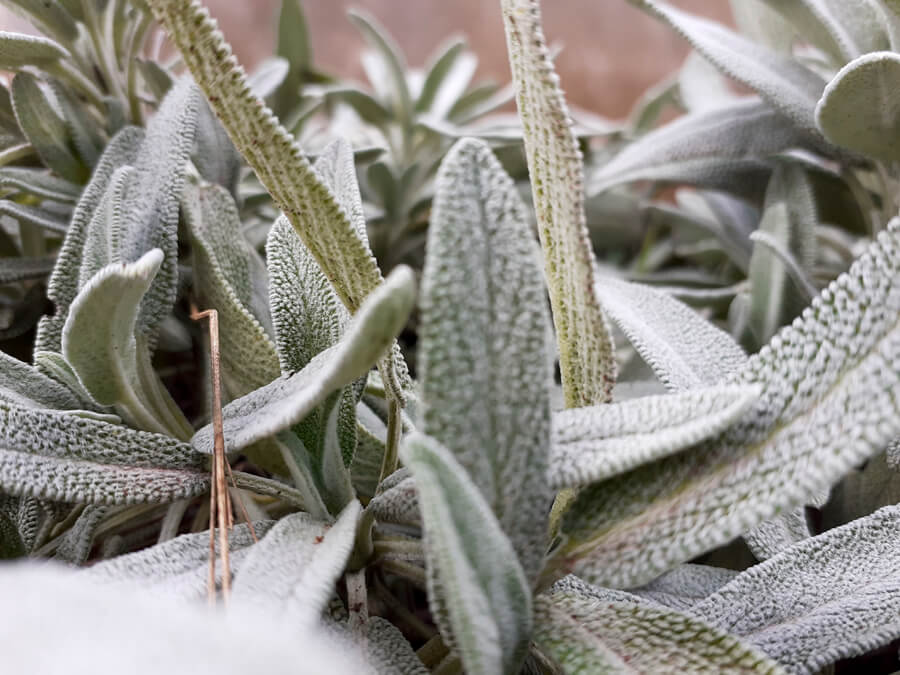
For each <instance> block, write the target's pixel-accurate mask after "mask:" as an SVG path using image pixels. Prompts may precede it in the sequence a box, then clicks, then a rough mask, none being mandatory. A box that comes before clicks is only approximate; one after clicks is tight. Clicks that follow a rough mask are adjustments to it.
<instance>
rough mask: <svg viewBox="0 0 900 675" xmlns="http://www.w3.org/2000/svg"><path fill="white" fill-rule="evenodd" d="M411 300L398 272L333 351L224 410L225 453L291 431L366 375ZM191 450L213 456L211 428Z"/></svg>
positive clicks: (406, 278)
mask: <svg viewBox="0 0 900 675" xmlns="http://www.w3.org/2000/svg"><path fill="white" fill-rule="evenodd" d="M414 301H415V281H414V277H413V274H412V271H411V270H410V269H409V268H407V267H403V266H400V267H397V268H395V269H394V271H393V272H392V273H391V275H390V276H389V277H388V279H387V280H386V281H385V283H384V284H382V285H381V286H379V287H378V288H377V289H376V290H375V292H374V293H372V295H371V296H370V297H369V298H367V299H366V302H365V303H363V306H362V307H361V308H360V310H359V312H357V314H356V316H354V317H353V320H352V321H351V322H350V325H349V326H348V327H347V331H346V333H345V334H344V337H343V338H342V339H341V340H340V342H338V343H337V344H336V345H335V346H333V347H331V348H329V349H327V350H325V351H324V352H322V353H320V354H319V355H318V356H316V357H315V358H314V359H313V360H312V361H310V362H309V364H308V365H307V366H306V367H305V368H304V369H303V370H301V371H299V372H298V373H295V374H294V375H291V376H282V377H280V378H278V379H276V380H275V381H273V382H271V383H269V384H267V385H266V386H264V387H261V388H260V389H257V390H256V391H254V392H252V393H250V394H247V395H246V396H243V397H241V398H239V399H237V400H235V401H232V402H231V403H229V404H228V405H226V406H225V407H224V408H223V409H222V414H223V422H224V427H225V447H226V450H227V451H228V452H234V451H237V450H240V449H242V448H244V447H246V446H248V445H249V444H251V443H253V442H255V441H258V440H261V439H263V438H267V437H269V436H273V435H275V434H277V433H278V432H279V431H283V430H285V429H288V428H290V427H291V426H293V425H294V424H296V423H297V422H299V421H300V420H302V419H303V418H304V417H306V415H308V414H309V413H310V412H311V411H312V410H314V409H315V408H316V407H317V406H318V405H319V404H320V403H322V402H323V401H324V400H325V399H326V398H327V397H328V396H329V395H330V394H331V393H333V392H334V391H336V390H338V389H340V388H342V387H345V386H347V385H348V384H350V383H351V382H353V381H354V380H356V379H358V378H360V377H362V376H363V375H365V374H366V373H367V372H368V370H369V369H370V368H371V367H372V365H373V364H374V363H375V362H376V361H377V360H378V359H379V358H380V357H381V355H382V354H384V353H385V352H386V351H387V350H388V348H389V347H390V345H391V344H392V343H393V339H394V337H395V336H396V335H397V334H398V333H399V332H400V330H401V329H402V328H403V326H404V325H405V324H406V320H407V318H408V316H409V313H410V311H411V310H412V306H413V303H414ZM192 444H193V446H194V448H195V449H196V450H197V451H199V452H203V453H207V454H210V453H212V447H213V434H212V427H211V426H206V427H204V428H203V429H200V431H198V432H197V434H196V435H195V436H194V439H193V441H192Z"/></svg>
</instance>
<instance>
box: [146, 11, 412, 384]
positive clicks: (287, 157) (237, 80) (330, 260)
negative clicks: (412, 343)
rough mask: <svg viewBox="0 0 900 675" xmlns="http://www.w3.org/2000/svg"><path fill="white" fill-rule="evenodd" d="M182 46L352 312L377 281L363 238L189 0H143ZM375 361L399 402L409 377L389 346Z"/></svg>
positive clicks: (227, 122)
mask: <svg viewBox="0 0 900 675" xmlns="http://www.w3.org/2000/svg"><path fill="white" fill-rule="evenodd" d="M147 4H148V5H150V7H151V9H152V10H153V12H154V15H155V16H156V18H157V19H158V20H159V21H160V23H161V24H162V25H163V26H165V28H166V30H167V31H168V32H169V34H170V36H171V37H172V39H173V41H174V42H175V43H176V44H177V45H178V47H179V48H180V49H181V53H182V56H183V57H184V60H185V63H186V64H187V66H188V68H189V69H190V71H191V73H192V74H193V76H194V79H195V80H196V81H197V83H198V84H199V85H200V87H201V88H202V89H203V90H204V92H205V93H206V95H207V98H208V100H209V102H210V105H211V106H212V108H213V110H215V111H216V114H217V115H218V116H219V119H220V120H221V122H222V124H223V126H224V127H225V130H226V131H227V132H228V135H229V136H230V137H231V140H232V141H233V142H234V144H235V146H236V147H237V149H238V150H239V151H240V152H241V154H242V155H243V156H244V158H245V159H246V160H247V162H248V164H250V166H251V167H252V168H253V170H254V171H255V173H256V175H257V177H258V178H259V180H260V182H261V183H262V184H263V185H264V186H265V187H266V189H267V190H268V191H269V193H270V194H271V195H272V199H273V200H274V202H275V204H276V205H277V206H278V207H279V208H280V209H281V210H282V211H283V212H284V214H285V215H286V216H287V218H288V220H290V221H291V224H292V225H293V226H294V228H295V229H296V230H297V232H298V234H299V235H300V238H301V239H302V240H303V243H304V244H306V246H307V248H309V250H310V251H311V252H312V254H313V256H315V258H316V260H317V261H318V262H319V265H320V266H321V267H322V271H323V272H324V273H325V276H327V277H328V279H329V281H331V283H332V284H334V287H335V290H336V291H337V294H338V296H339V297H340V298H341V300H342V302H343V303H344V305H346V307H347V308H348V309H349V310H350V311H351V312H356V311H357V310H358V309H359V307H360V305H361V304H362V302H363V300H364V299H365V297H366V296H367V295H368V294H369V293H371V292H372V291H373V290H374V289H375V288H376V287H377V286H378V285H379V284H381V282H382V276H381V272H380V270H379V269H378V264H377V263H376V261H375V258H374V257H373V255H372V252H371V250H370V248H369V245H368V242H367V241H366V240H365V239H363V238H362V237H360V234H359V232H358V230H357V229H356V228H355V227H354V226H353V224H352V223H351V221H350V219H349V216H348V214H347V213H346V210H345V208H344V207H342V206H341V204H340V203H339V202H338V200H337V199H336V198H335V196H334V194H332V192H331V191H330V190H329V189H328V186H327V185H325V183H324V182H323V180H322V179H321V178H320V177H319V176H318V175H317V174H316V172H315V171H313V169H312V167H311V166H310V164H309V162H308V161H307V160H306V158H305V157H304V156H303V153H302V152H301V150H300V148H299V147H298V146H297V145H296V143H295V142H294V140H293V138H292V137H291V136H290V135H289V134H288V133H287V132H286V131H285V130H284V128H283V127H282V126H281V125H280V124H279V123H278V120H277V119H275V117H273V116H272V114H271V111H270V110H269V109H268V108H266V107H265V105H264V104H263V103H262V102H261V101H260V100H259V99H257V98H256V97H254V96H253V94H252V93H251V92H250V89H249V87H248V85H247V80H246V77H245V75H244V73H243V70H242V69H241V68H240V66H239V65H238V63H237V60H236V59H235V58H234V57H233V56H232V55H231V49H230V47H228V45H227V44H226V43H225V40H224V39H223V37H222V34H221V33H220V32H219V31H218V30H217V28H216V25H215V22H214V21H213V20H212V19H210V17H209V13H208V12H207V11H206V9H204V8H203V7H202V6H201V5H200V4H199V3H198V2H196V0H174V1H173V0H148V2H147ZM391 354H392V356H391V357H390V358H389V359H388V360H386V361H385V362H383V363H382V364H380V365H379V369H380V370H381V372H382V375H383V376H384V377H385V380H386V381H387V383H388V385H389V387H390V388H391V391H392V394H393V395H394V397H395V398H396V399H397V400H398V401H404V400H405V397H404V394H403V388H404V386H406V384H407V382H406V380H407V378H408V375H407V374H406V368H405V363H402V362H400V361H398V359H397V355H396V354H397V353H396V351H394V352H391Z"/></svg>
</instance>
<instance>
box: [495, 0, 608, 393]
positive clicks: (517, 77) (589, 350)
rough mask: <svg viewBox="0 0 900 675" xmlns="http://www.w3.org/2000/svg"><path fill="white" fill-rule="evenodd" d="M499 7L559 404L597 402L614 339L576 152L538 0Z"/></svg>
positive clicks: (511, 0) (507, 1) (509, 0)
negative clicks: (601, 296) (554, 349)
mask: <svg viewBox="0 0 900 675" xmlns="http://www.w3.org/2000/svg"><path fill="white" fill-rule="evenodd" d="M501 6H502V8H503V21H504V26H505V28H506V41H507V47H508V50H509V59H510V65H511V68H512V74H513V82H514V84H515V87H516V97H517V102H518V108H519V117H520V118H521V120H522V127H523V130H524V140H525V151H526V154H527V156H528V169H529V173H530V176H531V187H532V192H533V194H534V203H535V210H536V212H537V220H538V233H539V235H540V239H541V246H542V247H543V249H544V265H545V274H546V276H547V283H548V286H549V288H550V302H551V306H552V309H553V323H554V325H555V327H556V334H557V342H558V344H559V362H560V369H561V371H562V381H563V389H564V390H565V396H566V404H567V406H568V407H577V406H583V405H593V404H598V403H605V402H607V401H609V400H610V398H611V396H612V387H613V384H614V380H615V375H616V373H615V360H614V354H613V350H614V345H613V343H612V338H611V337H610V334H609V330H608V327H607V324H606V319H605V317H604V316H603V313H602V311H601V309H600V305H599V304H598V303H597V298H596V297H595V296H594V270H593V266H592V264H593V263H592V260H593V252H592V250H591V244H590V239H589V238H588V232H587V225H586V218H585V211H584V169H583V166H582V157H581V152H580V150H579V149H578V142H577V140H576V138H575V136H574V134H573V133H572V129H571V126H572V121H571V118H570V116H569V110H568V107H567V106H566V101H565V98H564V96H563V93H562V91H561V90H560V88H559V78H558V77H557V75H556V73H555V72H554V70H553V62H552V61H551V59H550V52H549V50H548V49H547V44H546V41H545V39H544V34H543V30H542V28H541V18H540V5H539V3H538V0H502V2H501Z"/></svg>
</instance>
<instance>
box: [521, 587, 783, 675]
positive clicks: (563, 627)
mask: <svg viewBox="0 0 900 675" xmlns="http://www.w3.org/2000/svg"><path fill="white" fill-rule="evenodd" d="M534 639H535V642H536V643H537V645H538V646H539V647H540V648H541V650H542V651H543V653H544V654H546V655H547V656H549V657H550V658H551V659H552V660H553V661H555V662H556V663H557V665H558V666H559V667H560V669H561V671H562V672H563V673H567V674H568V673H572V674H573V675H574V674H575V673H584V674H593V673H597V674H600V673H626V672H654V671H657V670H659V669H660V668H664V669H665V670H666V671H668V672H673V673H687V672H692V673H702V672H710V673H711V672H716V673H773V674H774V673H783V672H784V671H783V670H782V669H781V668H780V667H779V665H778V664H777V663H776V662H774V661H771V660H769V659H768V658H767V657H766V656H765V655H764V654H763V653H762V652H761V651H759V650H757V649H756V648H755V647H753V646H751V645H750V644H748V643H746V642H743V641H741V640H739V639H738V638H736V637H734V636H733V635H729V634H728V633H727V632H725V631H724V630H722V629H719V628H715V627H713V626H712V625H710V624H709V623H707V622H705V621H703V620H701V619H697V618H694V617H692V616H690V615H688V614H682V613H680V612H677V611H675V610H672V609H666V608H663V607H660V606H657V605H655V604H652V603H647V604H641V603H636V602H633V601H622V600H605V601H604V600H600V599H598V598H596V597H592V596H591V595H589V594H582V593H578V592H576V591H575V589H574V588H572V589H564V590H558V591H556V592H553V591H551V592H549V593H546V594H543V595H540V596H538V597H537V598H536V599H535V638H534Z"/></svg>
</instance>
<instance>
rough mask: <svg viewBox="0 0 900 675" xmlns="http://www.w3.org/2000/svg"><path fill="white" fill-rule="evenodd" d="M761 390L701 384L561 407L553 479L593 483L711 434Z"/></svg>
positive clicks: (568, 484)
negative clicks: (670, 391)
mask: <svg viewBox="0 0 900 675" xmlns="http://www.w3.org/2000/svg"><path fill="white" fill-rule="evenodd" d="M759 393H760V392H759V388H758V387H754V386H742V387H741V386H713V387H701V388H697V389H691V390H688V391H685V392H681V393H677V394H666V395H662V396H643V397H641V398H635V399H631V400H628V401H622V402H620V403H609V404H605V405H600V406H592V407H589V408H574V409H572V410H563V411H561V412H558V413H556V414H555V415H554V416H553V451H552V453H551V455H550V466H549V471H548V476H549V479H550V484H551V485H552V486H553V487H555V488H562V487H578V486H582V485H590V484H591V483H594V482H596V481H599V480H605V479H606V478H610V477H612V476H615V475H618V474H621V473H625V472H626V471H629V470H631V469H634V468H636V467H638V466H642V465H646V464H649V463H650V462H653V461H654V460H656V459H659V458H661V457H666V456H668V455H671V454H674V453H676V452H678V451H679V450H683V449H684V448H687V447H690V446H691V445H695V444H696V443H699V442H700V441H703V440H706V439H708V438H712V437H713V436H716V435H718V434H719V433H721V432H722V431H724V430H725V429H727V428H728V427H729V426H731V425H732V424H733V423H734V422H736V421H737V420H739V419H740V418H741V417H742V416H743V415H744V413H746V412H747V411H748V410H749V409H750V408H751V407H752V406H753V404H754V403H756V401H757V399H758V398H759Z"/></svg>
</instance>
